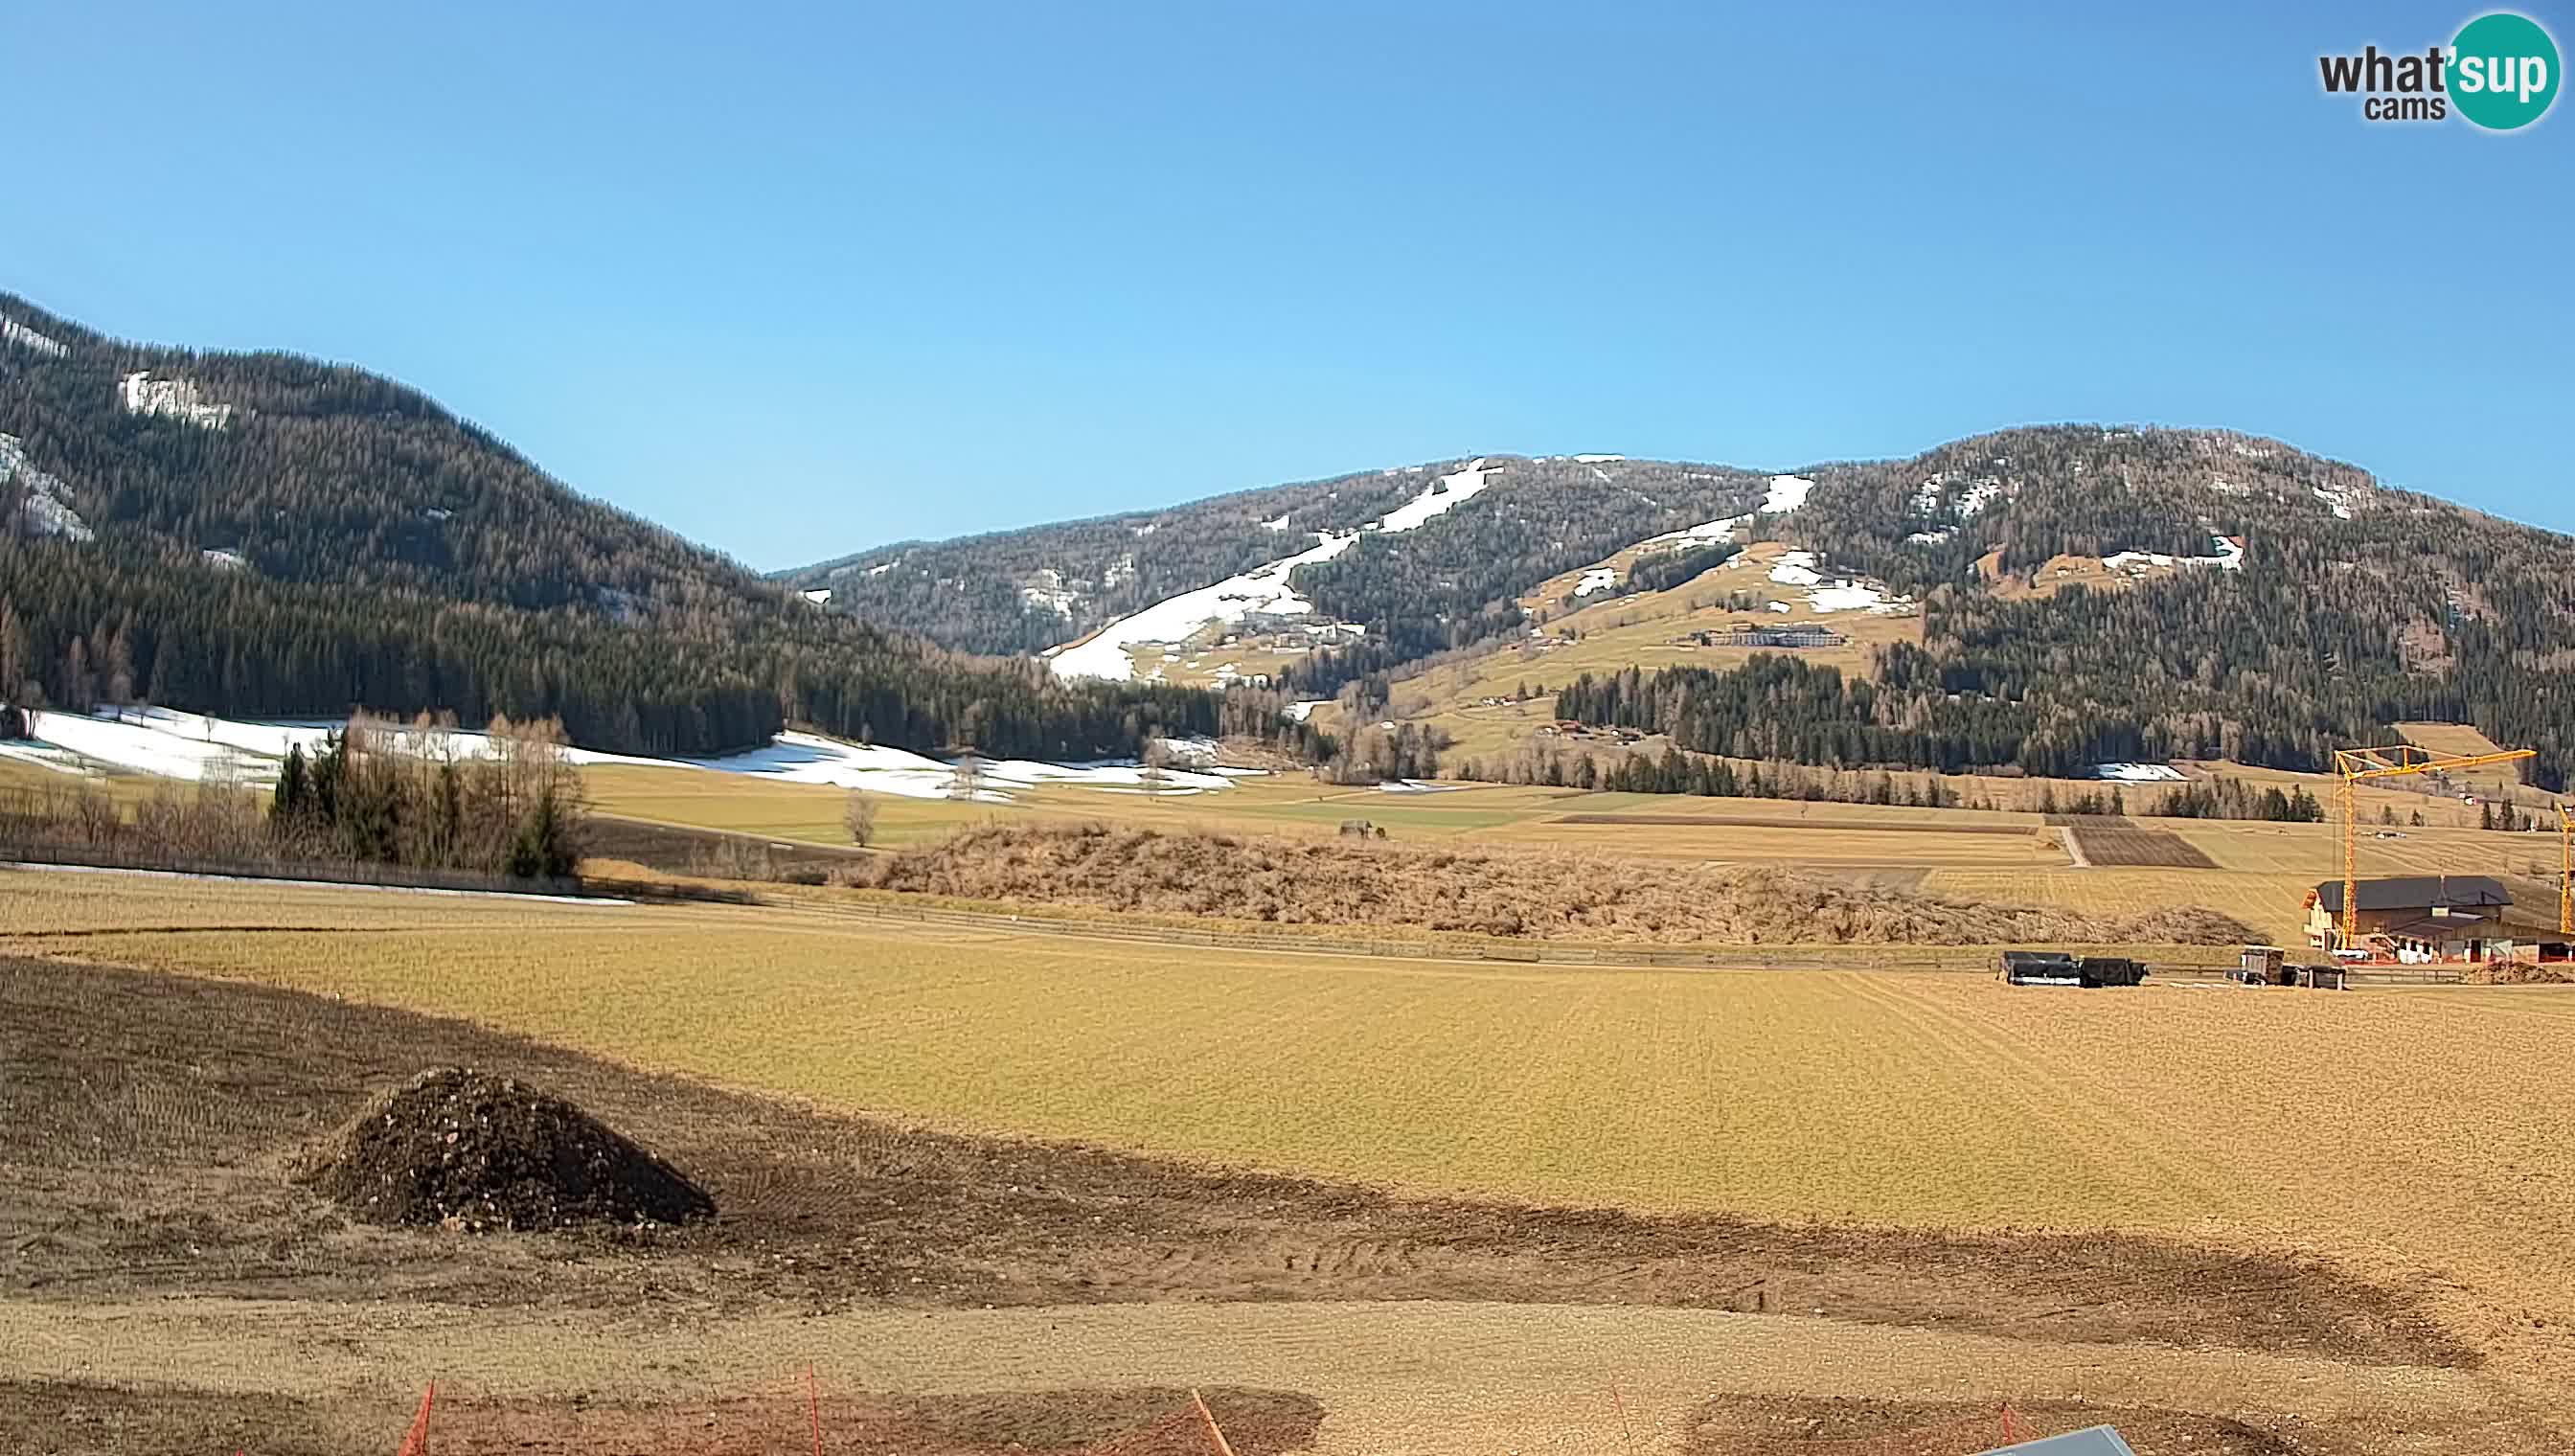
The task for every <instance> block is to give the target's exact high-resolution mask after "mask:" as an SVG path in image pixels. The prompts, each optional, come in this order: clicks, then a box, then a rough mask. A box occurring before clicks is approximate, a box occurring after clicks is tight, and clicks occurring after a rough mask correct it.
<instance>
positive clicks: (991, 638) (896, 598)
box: [782, 456, 1766, 661]
mask: <svg viewBox="0 0 2575 1456" xmlns="http://www.w3.org/2000/svg"><path fill="white" fill-rule="evenodd" d="M1487 464H1488V466H1489V468H1490V472H1491V475H1492V481H1491V484H1490V486H1489V488H1488V489H1486V490H1485V491H1483V492H1482V493H1480V495H1479V496H1478V498H1477V499H1475V500H1473V501H1469V502H1466V503H1464V504H1463V505H1460V506H1458V507H1455V508H1453V509H1447V510H1442V511H1440V512H1438V513H1437V514H1435V515H1430V516H1428V518H1427V519H1424V520H1421V521H1420V522H1418V524H1415V525H1410V526H1408V527H1407V526H1404V525H1403V523H1402V521H1401V519H1400V518H1397V520H1396V527H1397V529H1395V530H1381V529H1377V528H1378V527H1379V524H1380V523H1382V522H1384V521H1386V519H1387V518H1388V516H1389V514H1390V513H1394V512H1397V511H1398V510H1400V509H1401V508H1403V507H1404V506H1405V505H1406V503H1418V502H1422V501H1423V499H1424V496H1425V493H1427V492H1430V491H1432V490H1434V489H1435V483H1436V482H1438V481H1439V480H1440V479H1441V478H1442V477H1443V476H1445V475H1448V474H1450V473H1453V472H1455V471H1457V470H1459V469H1461V468H1464V467H1465V466H1467V465H1468V462H1465V461H1451V462H1443V463H1439V464H1434V465H1422V466H1412V467H1408V468H1404V469H1399V470H1384V471H1371V472H1367V473H1365V474H1361V475H1348V476H1338V477H1334V478H1332V479H1330V480H1322V481H1308V482H1304V483H1301V484H1297V485H1287V486H1272V487H1269V488H1267V489H1263V490H1257V491H1244V492H1239V493H1237V494H1234V495H1229V496H1218V497H1215V498H1213V499H1210V500H1205V501H1199V502H1195V503H1192V504H1190V505H1186V506H1176V507H1173V508H1171V509H1169V510H1165V511H1152V512H1137V513H1132V514H1128V515H1121V516H1109V517H1102V518H1099V519H1097V520H1091V521H1076V522H1068V523H1064V524H1061V525H1053V526H1040V527H1032V528H1030V529H1027V530H1023V531H1011V532H1002V533H998V534H995V535H990V536H975V537H965V538H961V539H958V540H955V541H946V542H935V543H925V542H905V543H902V544H900V545H896V546H889V547H881V548H878V549H877V550H874V551H869V552H863V553H861V554H859V555H857V556H853V557H844V558H841V559H839V560H837V561H830V562H824V563H821V564H819V565H816V566H812V567H807V568H803V569H801V570H799V571H794V572H789V573H785V574H783V577H782V580H784V581H785V582H786V583H787V584H788V585H790V586H792V587H796V588H799V589H807V590H829V591H830V592H831V593H832V603H831V605H832V607H833V609H834V610H835V611H841V612H849V613H853V614H856V615H858V616H860V617H863V618H866V619H868V620H870V621H873V622H878V623H883V624H886V625H889V626H895V627H900V628H903V629H905V630H908V631H913V632H919V633H923V634H925V635H927V636H929V637H931V638H934V639H936V640H937V641H939V642H942V643H945V644H947V645H949V646H951V647H956V648H962V649H967V650H971V651H976V652H1023V653H1033V652H1041V651H1044V650H1045V649H1047V648H1050V647H1053V646H1056V645H1057V644H1060V643H1066V642H1071V641H1074V640H1076V639H1078V638H1081V637H1083V636H1085V635H1086V634H1089V633H1091V632H1093V631H1095V630H1097V629H1098V628H1100V627H1101V626H1103V625H1104V624H1106V623H1108V622H1110V621H1112V620H1113V619H1116V618H1118V617H1121V616H1124V615H1126V614H1129V613H1133V612H1136V611H1138V610H1139V609H1142V608H1144V607H1146V606H1149V605H1151V604H1152V603H1155V602H1159V601H1162V600H1163V599H1165V598H1169V597H1173V596H1177V595H1179V594H1181V593H1184V592H1189V591H1192V590H1195V589H1198V588H1202V587H1205V586H1208V585H1209V584H1211V583H1214V582H1218V581H1221V580H1223V579H1225V578H1227V577H1231V576H1235V575H1237V574H1239V573H1242V572H1246V571H1249V570H1251V569H1253V568H1255V567H1259V566H1261V565H1263V564H1264V563H1267V562H1271V561H1276V560H1279V559H1281V558H1284V557H1288V556H1292V555H1294V554H1296V553H1297V552H1299V551H1302V550H1304V549H1305V548H1307V547H1310V546H1312V545H1313V544H1314V542H1315V540H1316V538H1317V537H1318V536H1323V537H1329V536H1337V535H1344V534H1348V533H1353V532H1356V533H1358V537H1357V540H1356V541H1355V542H1354V543H1353V544H1352V546H1351V548H1350V549H1349V550H1347V551H1345V552H1342V553H1341V554H1339V555H1337V556H1335V557H1333V558H1332V559H1331V560H1330V561H1328V562H1322V563H1317V564H1315V565H1312V566H1307V567H1302V568H1299V569H1297V571H1296V572H1295V573H1294V576H1293V584H1294V586H1295V587H1296V589H1297V590H1298V591H1299V592H1300V593H1302V594H1303V596H1304V597H1305V598H1306V599H1307V600H1308V601H1310V602H1311V603H1312V605H1313V608H1314V610H1315V611H1316V612H1317V613H1319V614H1322V615H1323V616H1325V617H1327V618H1331V619H1334V620H1338V621H1343V622H1350V623H1357V624H1361V625H1364V626H1366V627H1367V628H1368V629H1369V630H1370V632H1371V633H1372V634H1373V635H1374V636H1375V637H1376V638H1377V640H1378V641H1379V642H1387V641H1391V642H1393V643H1395V644H1397V645H1398V647H1399V649H1400V652H1399V656H1398V657H1397V658H1395V659H1392V660H1394V661H1399V660H1401V659H1402V658H1408V657H1418V656H1420V655H1422V654H1424V653H1428V652H1435V651H1438V650H1440V649H1442V648H1447V647H1454V646H1457V645H1459V644H1462V643H1466V642H1471V641H1474V640H1476V639H1478V638H1481V637H1485V636H1489V635H1490V634H1492V633H1493V632H1496V631H1499V630H1501V629H1503V628H1504V627H1506V626H1508V625H1509V620H1510V619H1512V618H1513V617H1514V616H1515V614H1514V612H1513V610H1512V609H1511V607H1510V605H1509V604H1510V601H1511V599H1512V598H1513V597H1515V596H1517V595H1518V594H1519V593H1521V592H1523V591H1525V590H1527V589H1528V588H1529V587H1530V586H1533V585H1535V584H1536V583H1538V582H1542V581H1544V580H1546V579H1547V578H1548V577H1552V576H1555V575H1557V574H1559V573H1562V572H1565V571H1568V570H1571V569H1572V568H1575V567H1579V566H1583V565H1585V564H1587V563H1590V562H1594V561H1597V560H1599V559H1600V558H1601V557H1604V556H1606V555H1608V554H1609V553H1611V552H1613V551H1616V550H1617V549H1619V548H1620V547H1622V546H1626V545H1628V544H1629V543H1631V542H1635V541H1638V540H1641V539H1643V538H1645V537H1648V536H1652V535H1654V534H1656V533H1658V532H1663V531H1676V530H1682V529H1685V528H1687V527H1689V526H1692V525H1697V524H1700V523H1703V522H1706V521H1710V520H1713V519H1717V518H1721V517H1728V516H1734V515H1739V514H1741V513H1743V512H1745V511H1748V510H1751V509H1752V508H1753V507H1754V506H1756V505H1758V504H1759V503H1760V502H1761V500H1762V498H1763V495H1764V491H1765V489H1766V487H1765V485H1764V481H1763V478H1762V477H1760V476H1757V475H1753V474H1750V473H1747V472H1744V471H1737V470H1729V469H1726V468H1724V467H1721V466H1700V465H1675V464H1667V463H1663V462H1658V461H1629V460H1623V459H1620V458H1618V457H1614V456H1592V457H1555V458H1552V459H1544V460H1524V459H1520V458H1518V457H1507V456H1504V457H1494V458H1492V459H1491V460H1490V461H1489V462H1487Z"/></svg>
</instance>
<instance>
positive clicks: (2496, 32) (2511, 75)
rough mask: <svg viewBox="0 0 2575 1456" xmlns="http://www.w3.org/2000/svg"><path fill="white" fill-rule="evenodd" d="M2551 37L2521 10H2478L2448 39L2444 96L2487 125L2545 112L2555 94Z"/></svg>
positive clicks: (2522, 121) (2494, 127)
mask: <svg viewBox="0 0 2575 1456" xmlns="http://www.w3.org/2000/svg"><path fill="white" fill-rule="evenodd" d="M2557 73H2558V65H2557V42H2555V41H2553V40H2550V39H2549V38H2548V32H2547V31H2545V30H2543V29H2541V28H2540V25H2539V22H2538V21H2536V20H2533V19H2531V18H2530V17H2529V16H2527V15H2515V14H2512V13H2511V12H2510V11H2501V10H2499V11H2497V12H2495V13H2494V14H2492V15H2480V16H2478V17H2477V18H2476V19H2474V20H2471V21H2469V22H2468V24H2467V27H2466V28H2465V29H2463V30H2461V31H2460V32H2459V38H2458V39H2457V40H2454V41H2452V42H2451V43H2450V76H2449V86H2450V102H2451V104H2452V105H2454V106H2456V107H2458V109H2459V115H2461V116H2464V117H2466V118H2467V119H2468V120H2470V121H2472V122H2475V123H2476V124H2477V125H2479V126H2481V127H2484V128H2485V129H2486V130H2488V131H2493V132H2508V131H2511V130H2513V129H2515V128H2517V127H2525V126H2528V125H2530V124H2531V123H2532V122H2534V121H2537V120H2539V118H2540V117H2542V116H2544V115H2546V114H2547V111H2548V104H2549V103H2550V102H2552V101H2555V100H2556V99H2557Z"/></svg>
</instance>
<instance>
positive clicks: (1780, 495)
mask: <svg viewBox="0 0 2575 1456" xmlns="http://www.w3.org/2000/svg"><path fill="white" fill-rule="evenodd" d="M1814 490H1815V483H1814V482H1813V481H1810V480H1808V479H1806V478H1805V477H1804V476H1772V477H1771V478H1770V494H1769V495H1768V496H1766V497H1764V498H1763V499H1762V502H1761V514H1762V515H1764V516H1784V515H1786V514H1787V513H1789V512H1791V511H1794V510H1796V509H1797V508H1798V507H1800V506H1803V505H1804V504H1806V498H1807V497H1808V496H1810V495H1812V494H1814Z"/></svg>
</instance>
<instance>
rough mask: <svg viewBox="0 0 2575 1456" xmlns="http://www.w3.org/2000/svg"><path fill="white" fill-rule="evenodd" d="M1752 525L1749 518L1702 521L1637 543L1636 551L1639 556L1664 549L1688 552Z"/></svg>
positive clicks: (1721, 539)
mask: <svg viewBox="0 0 2575 1456" xmlns="http://www.w3.org/2000/svg"><path fill="white" fill-rule="evenodd" d="M1751 524H1752V518H1751V517H1749V516H1728V517H1726V518H1725V519H1724V520H1722V521H1702V522H1700V523H1699V524H1698V525H1696V526H1692V527H1688V528H1686V529H1684V530H1680V531H1666V532H1664V533H1663V534H1662V535H1660V536H1648V537H1646V538H1645V539H1644V540H1642V541H1640V542H1637V543H1636V546H1635V550H1636V551H1637V552H1638V553H1639V554H1642V553H1648V552H1653V551H1659V550H1662V549H1664V548H1670V549H1672V550H1675V551H1680V550H1686V549H1687V548H1689V547H1692V546H1699V545H1703V544H1705V543H1707V542H1711V541H1723V540H1724V539H1725V538H1727V537H1729V536H1732V535H1733V534H1734V533H1736V532H1738V531H1741V530H1742V529H1744V528H1745V527H1747V526H1750V525H1751Z"/></svg>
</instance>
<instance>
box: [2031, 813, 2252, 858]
mask: <svg viewBox="0 0 2575 1456" xmlns="http://www.w3.org/2000/svg"><path fill="white" fill-rule="evenodd" d="M2048 822H2050V823H2052V824H2059V825H2062V826H2063V827H2064V829H2065V831H2066V833H2068V834H2069V835H2071V836H2074V840H2075V842H2077V843H2080V844H2081V845H2082V846H2083V857H2084V859H2085V860H2086V861H2088V862H2089V863H2091V864H2093V865H2095V866H2110V865H2141V866H2146V867H2149V868H2166V869H2215V868H2216V867H2217V861H2216V860H2214V859H2211V858H2209V857H2208V855H2207V853H2206V852H2204V851H2203V850H2201V849H2200V848H2199V846H2197V845H2195V844H2193V843H2191V842H2190V841H2189V840H2188V839H2185V838H2183V837H2181V836H2180V835H2179V834H2176V833H2174V832H2173V831H2172V830H2171V829H2169V828H2163V827H2159V826H2154V825H2148V824H2144V823H2140V822H2138V821H2137V820H2135V819H2129V818H2119V817H2117V816H2115V815H2110V816H2104V815H2085V814H2053V815H2050V816H2049V818H2048Z"/></svg>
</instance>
